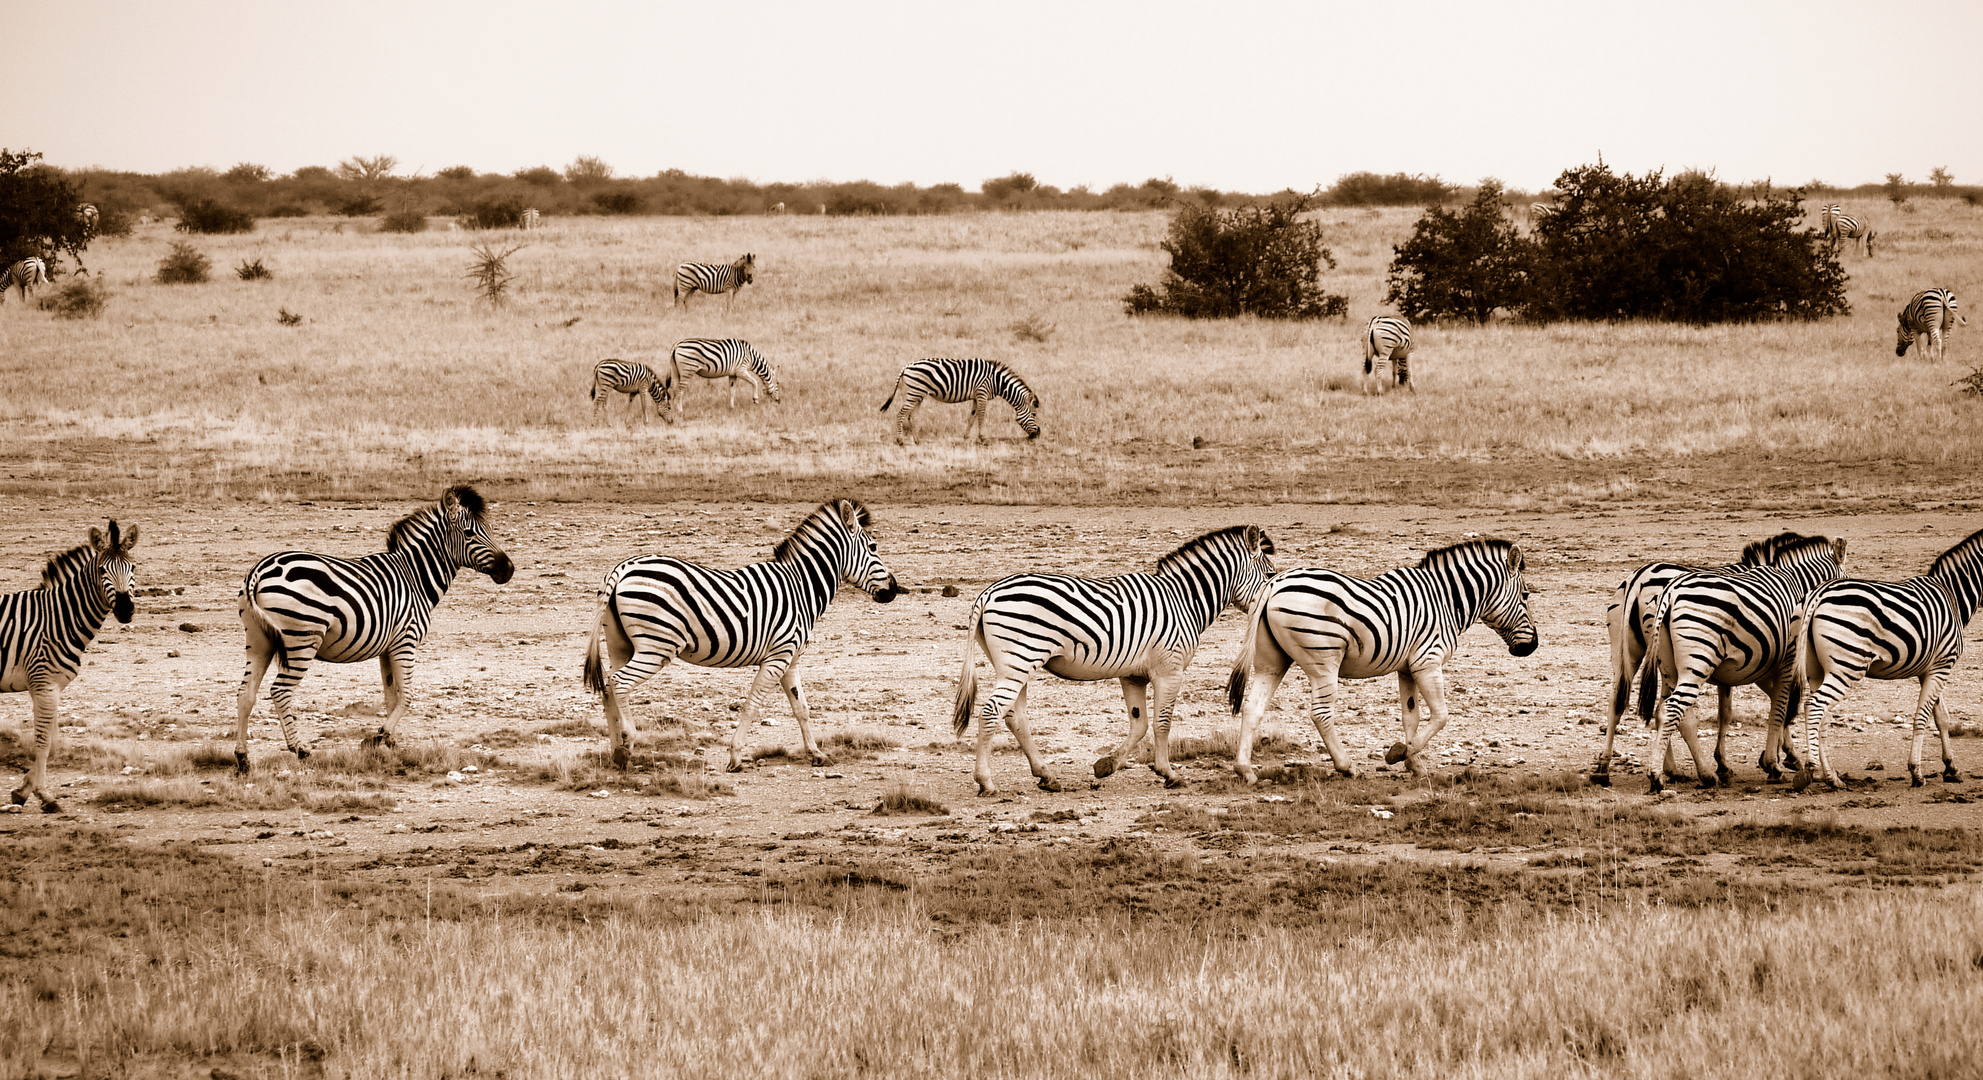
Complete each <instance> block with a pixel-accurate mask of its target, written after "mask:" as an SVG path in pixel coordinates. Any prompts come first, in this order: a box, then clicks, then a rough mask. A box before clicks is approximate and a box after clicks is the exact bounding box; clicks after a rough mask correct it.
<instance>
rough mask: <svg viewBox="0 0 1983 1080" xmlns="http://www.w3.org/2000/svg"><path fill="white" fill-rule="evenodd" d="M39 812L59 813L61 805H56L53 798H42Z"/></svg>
mask: <svg viewBox="0 0 1983 1080" xmlns="http://www.w3.org/2000/svg"><path fill="white" fill-rule="evenodd" d="M41 812H42V813H44V814H59V813H61V812H62V807H60V806H59V805H57V804H56V802H55V800H54V799H43V800H41Z"/></svg>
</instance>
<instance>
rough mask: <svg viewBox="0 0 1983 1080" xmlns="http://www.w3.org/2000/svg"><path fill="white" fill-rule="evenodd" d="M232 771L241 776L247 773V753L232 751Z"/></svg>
mask: <svg viewBox="0 0 1983 1080" xmlns="http://www.w3.org/2000/svg"><path fill="white" fill-rule="evenodd" d="M234 771H235V772H237V773H239V774H240V775H242V776H246V775H248V755H247V754H245V753H243V752H241V751H239V750H236V751H234Z"/></svg>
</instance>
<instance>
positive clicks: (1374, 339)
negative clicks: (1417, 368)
mask: <svg viewBox="0 0 1983 1080" xmlns="http://www.w3.org/2000/svg"><path fill="white" fill-rule="evenodd" d="M1411 352H1412V324H1411V323H1409V322H1406V321H1405V320H1404V319H1401V318H1398V317H1397V316H1395V315H1373V316H1371V319H1370V321H1369V322H1368V323H1366V324H1364V327H1363V373H1364V374H1365V375H1370V374H1372V373H1373V372H1374V370H1375V367H1376V364H1377V362H1378V361H1379V360H1383V361H1388V362H1389V363H1390V364H1391V370H1392V381H1393V382H1395V383H1397V384H1398V385H1399V386H1404V385H1406V384H1408V383H1410V382H1411V367H1410V357H1411Z"/></svg>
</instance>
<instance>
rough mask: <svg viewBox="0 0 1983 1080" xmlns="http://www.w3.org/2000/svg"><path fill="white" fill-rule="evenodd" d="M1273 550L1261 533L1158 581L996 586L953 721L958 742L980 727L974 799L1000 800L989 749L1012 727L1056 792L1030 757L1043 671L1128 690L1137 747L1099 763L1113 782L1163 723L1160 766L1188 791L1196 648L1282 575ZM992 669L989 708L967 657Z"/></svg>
mask: <svg viewBox="0 0 1983 1080" xmlns="http://www.w3.org/2000/svg"><path fill="white" fill-rule="evenodd" d="M1273 554H1274V541H1273V540H1272V539H1270V538H1269V537H1268V536H1267V534H1266V532H1264V531H1263V530H1262V529H1261V528H1260V527H1259V526H1257V525H1235V526H1232V527H1231V528H1226V529H1220V530H1218V531H1216V532H1209V533H1206V534H1205V535H1203V536H1200V537H1198V538H1197V539H1195V540H1192V541H1190V542H1188V543H1186V544H1184V545H1183V546H1181V547H1179V548H1178V549H1177V550H1175V551H1173V552H1171V553H1170V554H1168V555H1166V556H1164V557H1163V558H1161V559H1158V560H1157V570H1156V572H1155V573H1153V574H1124V575H1123V576H1121V577H1113V578H1101V579H1095V578H1082V577H1069V576H1066V575H1062V574H1014V575H1012V576H1010V577H1006V578H1001V579H1000V580H998V581H995V582H993V583H992V584H991V585H990V586H988V587H987V588H986V589H985V590H984V591H983V592H981V593H979V594H978V599H977V602H976V603H974V604H972V605H971V618H970V620H969V621H968V622H966V623H965V626H966V627H967V628H968V629H967V633H966V635H965V638H964V667H963V672H962V674H961V675H960V676H959V677H958V680H957V700H956V703H955V705H954V706H953V708H952V712H951V719H952V722H953V725H954V727H955V729H956V732H957V737H958V738H960V739H961V738H963V737H964V732H965V731H966V730H968V729H969V728H970V726H971V717H972V713H973V711H974V709H975V712H976V713H977V719H978V764H977V769H976V771H975V772H974V773H973V774H972V775H973V777H974V778H975V779H976V780H977V782H978V794H980V795H994V794H997V788H996V787H995V786H994V785H993V783H992V777H991V737H992V733H993V732H994V731H996V730H997V729H998V724H999V720H1000V719H1001V718H1002V719H1004V721H1005V723H1006V726H1007V727H1009V728H1010V729H1011V730H1012V736H1013V738H1015V739H1017V740H1018V742H1019V749H1020V750H1022V751H1024V753H1025V754H1026V763H1027V765H1029V766H1030V767H1031V768H1032V770H1033V775H1034V776H1035V777H1036V778H1038V781H1039V785H1040V788H1041V789H1042V790H1044V791H1059V790H1060V782H1059V781H1057V780H1056V779H1054V776H1053V773H1052V772H1051V771H1050V770H1049V769H1048V768H1047V766H1046V762H1045V761H1044V760H1042V759H1041V757H1040V755H1039V752H1038V751H1037V750H1036V749H1035V748H1034V746H1033V734H1032V729H1031V728H1030V727H1029V726H1028V725H1027V723H1026V690H1027V687H1028V686H1030V685H1031V683H1032V680H1033V676H1034V675H1036V674H1038V673H1039V671H1040V669H1041V668H1045V669H1046V670H1047V671H1049V672H1051V673H1053V674H1055V675H1058V676H1060V677H1061V678H1063V679H1072V680H1075V681H1077V682H1093V681H1097V680H1101V679H1120V680H1121V681H1122V698H1123V702H1124V704H1125V705H1127V706H1128V708H1129V736H1128V737H1127V738H1125V739H1124V740H1123V741H1122V744H1121V745H1120V746H1118V747H1116V748H1115V750H1113V751H1111V752H1110V753H1109V754H1108V755H1106V756H1104V757H1103V758H1101V760H1099V761H1097V762H1095V776H1096V777H1097V778H1100V777H1105V776H1108V775H1110V774H1111V773H1113V772H1115V770H1116V768H1117V767H1118V766H1119V765H1120V764H1121V763H1122V762H1124V761H1126V760H1127V759H1128V758H1129V755H1130V753H1131V752H1132V751H1134V750H1135V749H1136V745H1137V743H1139V742H1141V741H1142V739H1143V730H1144V726H1145V725H1146V724H1148V723H1149V722H1150V721H1151V719H1152V718H1153V717H1154V718H1155V727H1156V759H1155V760H1154V761H1153V762H1152V763H1151V765H1150V768H1151V769H1152V770H1154V771H1155V772H1156V774H1157V775H1158V776H1161V777H1163V779H1164V786H1165V787H1177V786H1178V785H1179V784H1182V783H1183V780H1181V779H1180V778H1179V777H1178V775H1177V772H1176V771H1175V770H1174V769H1172V768H1171V764H1170V726H1171V708H1172V706H1173V705H1175V704H1176V702H1177V696H1178V692H1179V690H1180V689H1181V684H1182V683H1183V681H1184V671H1185V669H1186V668H1187V667H1189V666H1190V665H1191V657H1192V655H1193V654H1194V653H1196V652H1197V651H1198V639H1199V638H1201V637H1202V636H1204V633H1205V628H1206V627H1208V626H1210V625H1212V620H1213V619H1214V618H1216V617H1217V616H1218V614H1219V612H1220V611H1222V610H1224V609H1225V607H1226V606H1227V605H1229V604H1230V605H1231V606H1233V607H1237V608H1242V609H1244V608H1246V607H1248V606H1249V605H1251V604H1252V603H1253V598H1254V597H1255V596H1257V595H1258V594H1259V592H1260V589H1261V587H1262V586H1263V585H1265V584H1266V581H1267V578H1268V576H1269V575H1271V574H1272V573H1273V572H1274V564H1273V561H1272V559H1270V558H1269V556H1271V555H1273ZM974 644H975V645H976V646H977V647H978V648H979V649H981V650H982V651H983V652H984V654H985V659H986V660H988V661H990V662H991V667H992V674H993V677H994V680H995V681H994V682H993V684H992V687H991V689H990V690H989V691H987V692H986V693H985V695H984V698H983V699H982V700H978V697H977V686H978V681H977V672H976V670H975V666H974V665H973V663H972V655H971V647H972V646H973V645H974Z"/></svg>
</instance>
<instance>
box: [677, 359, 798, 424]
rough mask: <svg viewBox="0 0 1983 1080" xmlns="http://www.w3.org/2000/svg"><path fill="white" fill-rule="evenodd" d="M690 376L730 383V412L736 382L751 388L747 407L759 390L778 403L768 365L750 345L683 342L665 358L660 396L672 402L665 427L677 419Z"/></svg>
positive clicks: (775, 382)
mask: <svg viewBox="0 0 1983 1080" xmlns="http://www.w3.org/2000/svg"><path fill="white" fill-rule="evenodd" d="M691 375H699V376H701V377H702V378H705V379H728V380H730V407H731V408H733V409H734V408H736V407H737V380H739V379H742V380H744V381H746V382H749V383H750V384H751V404H753V405H755V404H757V403H758V392H759V391H760V390H762V391H763V392H764V393H766V394H769V395H770V396H771V400H773V401H777V400H779V389H778V376H777V375H776V374H774V373H773V372H772V370H771V362H770V361H768V360H766V359H765V358H764V357H763V356H761V355H759V354H758V351H757V350H756V349H754V348H752V347H751V343H750V342H748V341H744V340H742V339H740V338H683V339H682V340H681V341H678V342H676V343H675V348H674V350H673V351H672V352H670V353H669V354H668V367H667V370H666V371H665V372H664V373H663V375H662V386H661V394H662V396H663V397H666V398H667V399H669V400H670V402H672V407H671V409H670V410H669V411H670V412H671V413H672V415H671V416H670V417H669V418H668V422H669V423H674V422H675V421H676V420H679V419H681V415H682V389H683V387H684V385H685V380H687V379H688V377H689V376H691ZM656 400H657V401H658V400H660V399H659V398H657V399H656Z"/></svg>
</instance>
